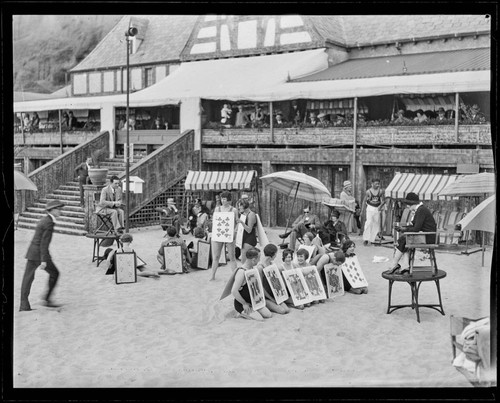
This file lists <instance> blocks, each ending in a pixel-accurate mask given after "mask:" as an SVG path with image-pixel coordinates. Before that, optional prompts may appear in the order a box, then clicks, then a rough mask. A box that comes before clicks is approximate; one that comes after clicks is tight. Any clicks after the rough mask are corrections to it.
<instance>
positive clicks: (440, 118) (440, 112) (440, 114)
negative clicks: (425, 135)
mask: <svg viewBox="0 0 500 403" xmlns="http://www.w3.org/2000/svg"><path fill="white" fill-rule="evenodd" d="M446 120H447V119H446V112H445V111H444V108H443V107H441V108H439V109H438V115H437V117H436V121H438V122H444V121H446Z"/></svg>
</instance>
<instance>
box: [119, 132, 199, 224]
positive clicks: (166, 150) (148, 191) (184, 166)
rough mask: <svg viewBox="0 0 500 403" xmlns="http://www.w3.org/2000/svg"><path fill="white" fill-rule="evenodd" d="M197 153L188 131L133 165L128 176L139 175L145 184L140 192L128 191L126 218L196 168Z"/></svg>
mask: <svg viewBox="0 0 500 403" xmlns="http://www.w3.org/2000/svg"><path fill="white" fill-rule="evenodd" d="M198 153H199V151H198V152H194V131H192V130H189V131H186V132H184V133H182V134H181V136H180V137H179V138H178V139H177V140H176V141H174V142H173V143H170V144H165V145H164V146H162V147H160V148H159V149H157V150H155V151H154V152H153V153H151V154H149V155H148V156H147V157H145V158H143V159H141V161H139V162H138V163H137V164H134V165H132V166H131V167H130V169H129V175H130V176H138V177H139V178H141V179H142V180H143V181H144V183H143V186H142V193H131V194H130V212H129V217H130V216H132V214H134V213H136V212H137V211H139V210H140V209H141V208H142V207H143V206H145V205H146V204H148V203H149V202H150V201H151V200H153V199H154V198H155V197H157V196H158V195H160V194H162V193H163V192H165V191H166V190H167V189H168V188H170V187H172V186H174V185H175V184H176V183H177V182H179V181H180V180H181V179H183V178H184V177H185V176H186V175H187V171H188V170H193V169H198V164H199V155H198ZM120 179H122V180H123V179H125V175H120Z"/></svg>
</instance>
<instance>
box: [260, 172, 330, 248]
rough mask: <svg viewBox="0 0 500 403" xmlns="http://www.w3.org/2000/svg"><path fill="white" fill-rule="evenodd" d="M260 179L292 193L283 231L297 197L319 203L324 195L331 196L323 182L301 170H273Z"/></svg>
mask: <svg viewBox="0 0 500 403" xmlns="http://www.w3.org/2000/svg"><path fill="white" fill-rule="evenodd" d="M260 179H261V180H262V182H263V183H264V184H265V185H267V186H269V187H270V188H271V189H274V190H276V191H278V192H281V193H284V194H286V195H288V196H292V195H293V203H292V208H291V209H290V215H289V216H288V218H287V220H286V228H285V233H286V232H287V230H288V224H289V223H290V217H291V215H292V211H293V207H294V205H295V200H296V199H297V198H298V199H303V200H308V201H311V202H315V203H320V202H322V201H323V199H324V198H325V197H328V198H331V197H332V196H331V194H330V191H329V190H328V189H327V188H326V186H325V185H323V183H321V182H320V181H319V180H318V179H316V178H313V177H312V176H309V175H306V174H304V173H301V172H295V171H282V172H274V173H272V174H269V175H265V176H262V177H261V178H260ZM283 242H284V240H283Z"/></svg>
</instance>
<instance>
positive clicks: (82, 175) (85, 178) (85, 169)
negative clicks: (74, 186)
mask: <svg viewBox="0 0 500 403" xmlns="http://www.w3.org/2000/svg"><path fill="white" fill-rule="evenodd" d="M91 166H92V158H91V157H88V158H87V160H86V161H85V162H82V163H81V164H80V165H78V166H77V167H76V168H75V174H76V175H77V177H78V185H79V186H80V204H81V205H82V206H83V185H88V184H90V183H91V182H90V178H89V168H90V167H91Z"/></svg>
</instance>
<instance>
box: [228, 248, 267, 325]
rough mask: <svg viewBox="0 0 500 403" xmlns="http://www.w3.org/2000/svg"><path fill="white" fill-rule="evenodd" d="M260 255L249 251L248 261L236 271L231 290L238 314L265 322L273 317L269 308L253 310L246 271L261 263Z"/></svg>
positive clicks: (255, 251)
mask: <svg viewBox="0 0 500 403" xmlns="http://www.w3.org/2000/svg"><path fill="white" fill-rule="evenodd" d="M259 255H260V253H259V251H258V250H257V249H249V250H247V252H246V258H247V260H246V261H245V263H244V264H243V265H242V266H241V267H238V268H237V269H236V271H235V275H234V283H233V286H232V288H231V293H232V294H233V296H234V309H236V312H238V313H239V314H240V316H241V317H243V318H245V319H255V320H264V319H268V318H271V317H272V316H273V314H272V313H271V311H270V310H269V309H268V308H267V307H264V308H261V309H258V310H257V311H254V310H253V309H252V302H251V298H250V290H249V288H248V283H247V280H246V277H245V270H250V269H252V268H254V267H255V266H256V265H257V264H258V263H259Z"/></svg>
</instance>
